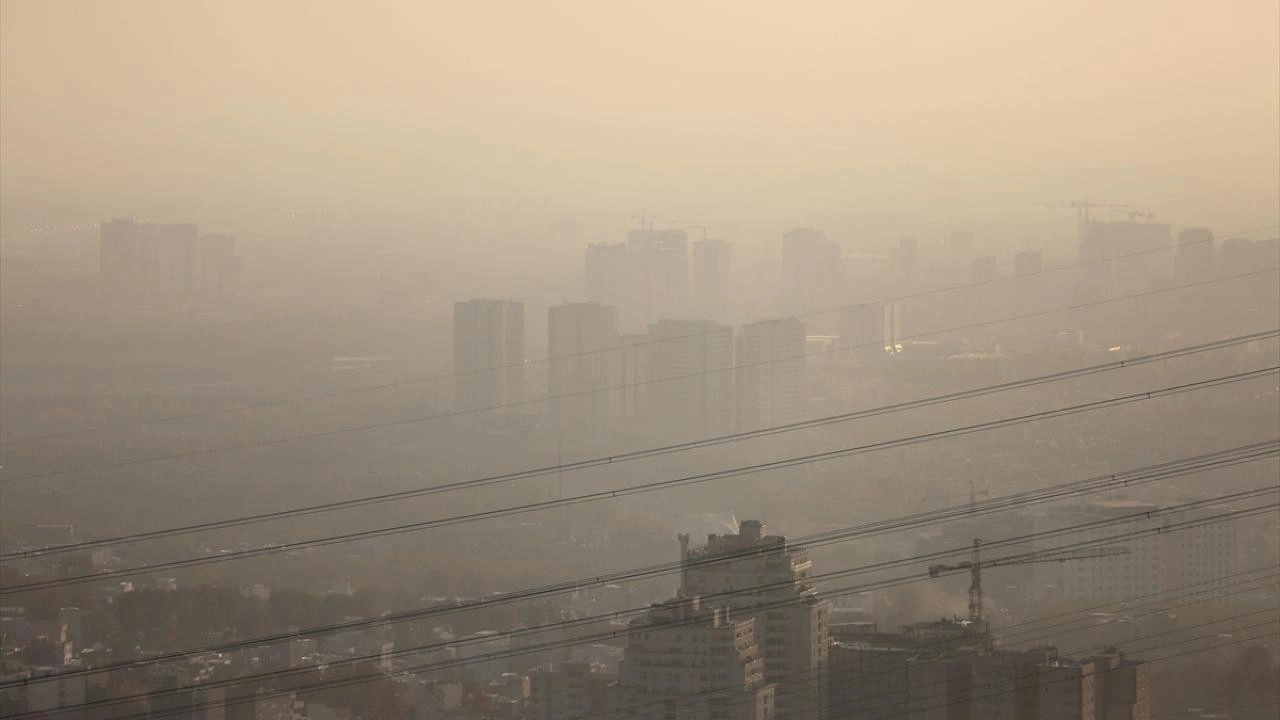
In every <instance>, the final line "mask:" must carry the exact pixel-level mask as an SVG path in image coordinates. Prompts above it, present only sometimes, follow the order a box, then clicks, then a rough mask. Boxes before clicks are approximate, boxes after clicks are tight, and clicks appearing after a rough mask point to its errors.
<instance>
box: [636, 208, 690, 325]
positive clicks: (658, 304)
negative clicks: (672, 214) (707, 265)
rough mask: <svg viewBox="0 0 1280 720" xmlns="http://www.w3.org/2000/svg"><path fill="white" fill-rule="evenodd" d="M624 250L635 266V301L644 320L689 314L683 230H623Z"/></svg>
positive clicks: (648, 321)
mask: <svg viewBox="0 0 1280 720" xmlns="http://www.w3.org/2000/svg"><path fill="white" fill-rule="evenodd" d="M627 252H628V254H630V255H632V256H633V258H632V260H631V262H632V265H633V267H635V268H636V269H637V272H638V281H637V282H636V290H637V298H636V301H637V305H638V307H639V308H640V314H641V317H642V318H643V319H644V322H647V323H653V322H657V321H659V320H679V319H684V318H687V317H688V316H689V236H688V234H687V233H686V232H685V231H684V230H679V229H673V228H665V229H654V228H651V227H645V228H635V229H633V230H631V231H629V232H628V233H627Z"/></svg>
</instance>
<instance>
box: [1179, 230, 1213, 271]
mask: <svg viewBox="0 0 1280 720" xmlns="http://www.w3.org/2000/svg"><path fill="white" fill-rule="evenodd" d="M1215 256H1216V252H1215V248H1214V244H1213V232H1212V231H1211V230H1209V229H1208V228H1183V229H1182V230H1180V231H1179V232H1178V242H1177V255H1176V257H1175V259H1174V272H1173V275H1174V277H1175V278H1176V279H1177V280H1178V282H1203V281H1205V280H1208V279H1209V278H1212V277H1213V276H1214V275H1215V273H1216V272H1217V268H1216V267H1215V260H1216V257H1215Z"/></svg>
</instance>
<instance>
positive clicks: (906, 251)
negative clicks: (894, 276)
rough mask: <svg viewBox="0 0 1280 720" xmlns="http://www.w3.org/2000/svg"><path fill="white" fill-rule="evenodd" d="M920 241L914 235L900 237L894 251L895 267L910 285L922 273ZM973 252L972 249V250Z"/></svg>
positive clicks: (902, 280)
mask: <svg viewBox="0 0 1280 720" xmlns="http://www.w3.org/2000/svg"><path fill="white" fill-rule="evenodd" d="M919 247H920V243H919V241H917V240H916V239H915V238H913V237H900V238H898V246H897V248H895V249H894V251H893V267H894V270H895V271H896V272H897V273H898V279H899V281H900V282H902V283H905V284H906V285H908V286H910V285H911V284H913V283H914V282H915V281H916V280H917V279H918V277H919V273H920V252H919ZM970 252H972V250H970Z"/></svg>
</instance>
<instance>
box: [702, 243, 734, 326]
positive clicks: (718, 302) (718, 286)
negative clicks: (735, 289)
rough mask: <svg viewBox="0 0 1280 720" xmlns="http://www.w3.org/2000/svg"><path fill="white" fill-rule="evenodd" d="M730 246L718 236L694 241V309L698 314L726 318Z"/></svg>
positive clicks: (723, 319) (712, 318)
mask: <svg viewBox="0 0 1280 720" xmlns="http://www.w3.org/2000/svg"><path fill="white" fill-rule="evenodd" d="M730 247H731V246H730V245H729V243H728V242H726V241H724V240H717V239H706V238H704V239H702V240H697V241H695V242H694V243H693V311H694V313H696V314H697V316H698V317H702V318H707V319H710V320H716V321H718V322H725V321H727V320H728V311H729V257H730Z"/></svg>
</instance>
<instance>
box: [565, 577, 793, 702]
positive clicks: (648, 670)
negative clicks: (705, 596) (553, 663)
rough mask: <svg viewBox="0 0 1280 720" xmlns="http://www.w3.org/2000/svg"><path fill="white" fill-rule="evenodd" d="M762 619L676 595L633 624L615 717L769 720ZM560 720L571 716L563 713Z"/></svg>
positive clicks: (771, 697)
mask: <svg viewBox="0 0 1280 720" xmlns="http://www.w3.org/2000/svg"><path fill="white" fill-rule="evenodd" d="M760 627H761V626H760V623H759V621H758V620H757V619H756V618H754V617H752V616H751V615H749V614H739V613H736V612H734V611H732V610H731V609H729V608H727V607H706V606H703V605H702V604H701V602H700V601H699V599H698V598H696V597H693V598H690V597H683V596H678V597H676V598H675V599H673V600H669V601H667V602H664V603H659V604H656V605H654V606H652V607H651V608H650V609H649V611H648V612H647V613H645V615H644V616H643V617H640V618H637V619H636V620H635V621H633V622H632V623H631V637H630V639H629V640H628V642H627V648H626V651H625V654H624V656H623V660H622V663H621V666H620V668H619V671H618V685H617V690H616V694H615V696H614V699H613V701H612V705H613V709H612V712H611V713H610V716H609V717H611V718H615V719H617V720H622V718H645V719H647V720H666V719H667V718H680V720H719V719H723V720H771V719H772V718H774V717H779V718H781V717H790V716H788V715H784V714H782V713H781V708H779V709H778V710H775V708H774V701H775V698H774V686H773V685H771V684H769V683H768V682H767V681H766V679H765V673H764V662H763V660H762V657H761V647H760V643H761V640H762V636H761V635H760V634H759V632H758V630H759V628H760ZM559 717H565V718H567V717H573V716H571V715H561V716H559Z"/></svg>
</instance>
